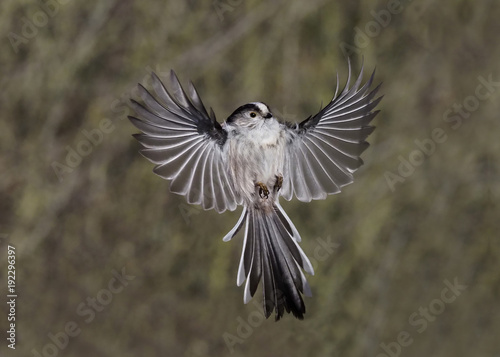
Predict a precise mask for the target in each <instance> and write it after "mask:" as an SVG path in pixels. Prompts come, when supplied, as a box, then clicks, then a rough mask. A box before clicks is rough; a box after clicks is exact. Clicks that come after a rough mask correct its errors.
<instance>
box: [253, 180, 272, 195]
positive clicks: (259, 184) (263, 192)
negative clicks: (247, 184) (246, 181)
mask: <svg viewBox="0 0 500 357" xmlns="http://www.w3.org/2000/svg"><path fill="white" fill-rule="evenodd" d="M255 186H256V187H259V196H260V198H269V190H268V189H267V186H266V185H264V184H263V183H262V182H256V183H255Z"/></svg>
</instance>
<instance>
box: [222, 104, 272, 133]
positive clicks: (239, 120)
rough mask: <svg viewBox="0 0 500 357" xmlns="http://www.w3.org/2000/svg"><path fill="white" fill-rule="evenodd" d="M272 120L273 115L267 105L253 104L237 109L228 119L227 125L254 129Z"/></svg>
mask: <svg viewBox="0 0 500 357" xmlns="http://www.w3.org/2000/svg"><path fill="white" fill-rule="evenodd" d="M272 118H273V114H272V113H271V110H270V109H269V107H268V106H267V105H266V104H264V103H261V102H253V103H248V104H245V105H242V106H241V107H239V108H238V109H236V110H235V111H234V112H233V114H231V115H230V116H229V117H228V118H227V120H226V123H227V124H229V125H237V126H245V127H249V128H254V127H257V126H260V125H262V124H263V123H264V122H265V121H266V120H268V119H272Z"/></svg>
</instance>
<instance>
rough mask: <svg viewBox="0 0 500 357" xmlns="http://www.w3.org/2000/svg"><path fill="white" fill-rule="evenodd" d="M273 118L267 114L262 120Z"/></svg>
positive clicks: (270, 114)
mask: <svg viewBox="0 0 500 357" xmlns="http://www.w3.org/2000/svg"><path fill="white" fill-rule="evenodd" d="M272 117H273V114H272V113H267V114H266V115H265V116H264V119H270V118H272Z"/></svg>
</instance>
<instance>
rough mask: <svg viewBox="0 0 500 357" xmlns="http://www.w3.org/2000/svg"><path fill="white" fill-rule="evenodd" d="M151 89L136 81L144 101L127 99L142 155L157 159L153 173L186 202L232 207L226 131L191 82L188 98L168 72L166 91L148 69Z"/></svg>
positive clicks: (233, 198) (219, 208)
mask: <svg viewBox="0 0 500 357" xmlns="http://www.w3.org/2000/svg"><path fill="white" fill-rule="evenodd" d="M152 79H153V90H154V94H155V95H153V94H152V93H150V92H149V91H148V90H146V89H145V88H144V87H143V86H142V85H139V95H140V97H141V99H142V101H143V103H139V102H137V101H135V100H132V107H133V109H134V110H135V112H136V116H130V117H129V119H130V121H131V122H132V124H134V125H135V126H136V127H137V128H138V129H139V130H141V131H142V134H135V135H134V137H135V138H136V139H137V140H138V141H139V142H140V143H141V145H142V146H143V148H142V149H141V150H140V152H141V154H142V155H143V156H145V157H146V158H147V159H148V160H150V161H151V162H153V163H154V164H156V167H155V168H154V169H153V172H155V173H156V174H157V175H159V176H160V177H162V178H165V179H167V180H171V182H170V190H171V191H172V192H174V193H177V194H180V195H183V196H185V197H186V199H187V201H188V202H189V203H193V204H200V205H201V206H202V207H203V208H204V209H212V208H214V209H215V210H216V211H217V212H224V211H225V210H227V209H229V210H231V211H232V210H234V209H236V207H237V205H238V204H239V203H240V200H238V198H237V197H236V195H235V194H234V189H233V183H232V182H231V179H230V176H229V175H228V174H227V172H226V167H227V166H226V162H227V160H226V158H225V155H226V150H225V143H226V139H227V135H228V134H227V132H226V131H225V130H224V129H223V128H222V127H221V125H220V124H219V123H218V122H217V120H216V119H215V114H213V111H211V112H210V115H209V114H208V112H207V110H206V109H205V106H204V105H203V102H202V101H201V98H200V96H199V94H198V92H197V91H196V89H195V87H194V85H193V84H192V83H190V84H189V89H188V92H189V97H188V95H187V94H186V92H184V90H183V89H182V86H181V84H180V82H179V79H178V78H177V76H176V75H175V73H174V72H173V71H171V72H170V88H171V90H172V91H171V92H169V90H167V88H166V87H165V86H164V85H163V83H162V82H161V80H160V79H159V78H158V76H157V75H156V74H154V73H153V74H152Z"/></svg>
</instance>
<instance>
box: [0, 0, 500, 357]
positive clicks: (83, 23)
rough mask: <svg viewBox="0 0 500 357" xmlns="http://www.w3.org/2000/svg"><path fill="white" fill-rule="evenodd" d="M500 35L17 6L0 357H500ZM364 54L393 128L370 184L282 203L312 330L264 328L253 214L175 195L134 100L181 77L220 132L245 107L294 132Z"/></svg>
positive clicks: (2, 7)
mask: <svg viewBox="0 0 500 357" xmlns="http://www.w3.org/2000/svg"><path fill="white" fill-rule="evenodd" d="M398 3H399V5H398ZM499 17H500V3H499V2H498V1H494V0H490V1H487V0H485V1H479V2H474V1H471V0H468V1H467V0H462V1H460V0H459V1H456V0H453V1H452V0H445V1H437V0H435V1H432V0H413V1H401V2H397V1H395V0H391V1H386V0H381V1H367V0H365V1H361V0H358V1H349V2H347V1H343V2H334V1H325V0H314V1H309V2H305V1H303V2H300V1H289V2H285V1H252V0H215V1H210V2H205V3H201V2H196V1H180V0H179V1H128V0H127V1H118V0H115V1H87V2H81V1H80V2H76V1H67V0H59V1H58V0H42V1H33V0H23V1H2V2H1V4H0V29H1V31H0V33H1V34H2V41H1V46H2V49H1V51H0V63H1V66H0V71H1V78H0V83H1V88H2V93H1V95H0V107H1V130H0V148H1V155H0V170H1V171H0V234H1V236H0V244H1V246H0V262H1V272H2V280H1V284H2V285H1V288H0V290H1V291H2V295H4V293H3V292H5V294H6V289H7V287H6V285H7V283H6V279H5V278H6V268H7V259H6V257H7V249H6V247H7V245H8V244H11V245H14V246H15V247H16V252H17V261H16V268H17V291H18V295H19V297H18V300H17V325H16V328H17V345H16V350H15V351H13V350H11V349H8V348H7V347H6V340H5V337H6V336H4V335H5V332H3V333H2V335H3V336H4V337H2V342H1V346H0V354H1V355H2V356H37V353H39V354H40V355H42V356H55V355H58V356H122V357H124V356H229V355H231V356H398V355H401V356H500V343H499V341H498V335H499V333H500V309H499V305H498V301H499V300H500V287H499V286H500V262H499V256H500V254H499V253H500V244H499V242H498V228H499V223H498V222H499V216H500V209H499V206H498V198H499V194H500V187H499V184H498V182H499V179H500V172H499V164H498V163H499V161H500V144H499V143H500V140H499V134H500V131H499V128H500V124H499V117H498V116H499V115H498V113H499V112H500V103H499V99H500V94H499V93H500V83H499V82H500V68H499V66H500V46H499V42H498V34H499V33H500V22H499V21H498V18H499ZM347 56H350V57H351V60H352V63H353V68H354V70H355V72H358V71H359V69H360V67H361V63H362V61H363V60H364V64H365V69H366V70H367V71H366V72H365V78H368V75H369V72H371V71H372V70H373V69H374V68H375V67H376V77H375V78H376V82H383V87H382V89H381V94H383V95H384V99H383V100H382V102H381V104H380V109H381V110H382V112H381V113H380V114H379V116H378V117H377V118H376V120H375V121H374V125H376V126H377V130H375V132H374V133H373V134H372V135H371V136H370V137H369V141H370V143H371V146H370V148H369V149H368V150H367V151H366V152H365V153H364V154H363V159H364V161H365V165H364V166H363V167H362V168H361V169H360V170H359V171H358V172H357V173H356V174H355V178H356V180H355V182H354V184H352V185H350V186H347V187H345V188H344V189H343V192H342V193H341V194H339V195H335V196H330V197H329V198H328V199H327V200H325V201H316V202H312V203H310V204H304V203H301V202H298V201H291V202H284V204H283V205H284V207H285V209H286V211H287V212H288V214H289V216H290V217H291V218H292V219H293V221H294V222H295V224H296V226H297V228H298V229H299V231H300V232H301V234H302V237H303V243H302V247H303V249H304V251H305V252H306V253H307V254H308V255H309V256H310V257H311V260H312V262H313V264H314V266H315V268H316V274H315V276H313V277H309V281H310V284H311V287H312V291H313V297H312V298H306V299H305V300H306V305H307V314H306V317H305V320H304V321H298V320H295V319H294V318H293V317H292V316H289V315H287V316H286V318H284V319H283V320H282V321H279V322H277V323H276V322H274V320H273V319H272V318H271V319H269V320H263V319H262V318H261V317H260V315H259V311H260V294H258V295H257V296H258V298H256V299H254V300H255V301H256V303H253V302H252V303H249V304H248V305H244V304H243V301H242V300H243V288H242V287H240V288H239V287H236V284H235V282H236V272H237V267H238V260H239V255H240V250H241V237H239V238H238V239H234V240H233V241H231V242H230V243H223V242H222V240H221V238H222V237H223V236H224V235H225V234H226V232H227V231H228V230H229V229H231V228H232V227H233V225H234V223H235V221H236V220H237V218H238V217H239V211H236V212H229V213H225V214H224V215H218V214H216V213H215V212H211V211H207V212H205V211H202V210H201V209H200V208H199V207H195V206H189V205H187V204H186V203H185V200H184V198H183V197H179V196H176V195H173V194H170V193H169V191H168V182H166V181H164V180H162V179H160V178H159V177H157V176H155V175H154V174H153V173H152V172H151V170H152V168H153V167H152V164H150V163H149V162H148V161H147V160H145V159H144V158H142V157H141V156H140V154H139V153H138V152H137V150H138V144H137V143H136V142H135V141H134V140H133V138H132V137H131V134H132V133H135V132H136V130H135V129H134V128H133V126H132V125H131V124H130V123H129V122H128V121H127V120H126V116H127V115H128V114H132V111H131V109H130V108H129V106H128V103H129V102H128V101H129V98H131V97H135V96H136V93H137V92H136V85H137V83H138V82H141V83H145V84H147V83H148V75H149V74H150V73H151V71H155V72H156V73H157V74H158V75H159V76H160V77H162V78H166V76H167V75H168V71H169V70H170V69H171V68H173V69H175V71H176V72H177V74H178V75H179V77H180V79H181V82H182V83H184V84H186V83H187V81H188V80H189V79H191V80H192V81H193V82H194V83H195V84H196V86H197V88H198V91H199V92H200V93H201V96H202V98H203V100H204V102H205V104H207V105H208V106H212V107H213V108H214V110H215V112H216V114H217V115H218V118H219V121H222V120H223V119H225V118H226V117H227V116H228V115H229V114H230V113H231V112H232V111H233V110H234V109H235V108H236V107H237V106H239V105H241V104H244V103H247V102H250V101H265V102H266V103H268V104H269V105H270V106H271V108H273V109H274V112H275V113H276V114H277V115H279V116H280V117H282V118H285V119H287V120H290V121H299V120H302V119H305V118H306V117H307V116H309V115H310V114H314V113H316V112H317V110H318V109H319V107H320V105H321V103H322V102H323V103H326V102H328V101H329V100H330V99H331V96H332V94H333V91H334V88H335V82H336V79H335V75H336V73H337V72H339V74H340V78H341V82H344V81H345V79H346V75H347V60H346V58H347ZM485 83H489V84H487V85H485ZM478 88H479V89H478ZM436 130H437V131H436ZM436 132H437V133H438V134H439V135H437V134H435V133H436ZM433 133H434V134H433ZM433 135H434V136H435V137H436V138H437V139H433ZM436 135H437V136H436ZM87 136H90V137H91V138H93V141H94V142H93V143H92V142H91V141H89V139H87ZM416 140H417V141H418V142H420V143H427V144H426V145H427V146H426V150H427V152H428V154H425V153H422V151H419V150H421V149H419V146H418V144H417V142H416ZM430 140H432V142H433V144H431V143H430ZM435 140H438V141H439V142H436V141H435ZM433 146H434V148H433ZM78 152H80V153H83V154H82V155H77V154H78ZM68 155H69V156H68ZM410 160H412V161H410ZM405 161H406V162H407V163H406V164H403V162H405ZM408 162H409V164H408ZM411 162H413V164H412V163H411ZM120 273H125V275H126V276H128V280H127V278H122V279H125V280H124V281H125V283H118V281H115V280H113V277H114V276H115V275H116V274H120ZM110 284H111V288H110ZM125 284H126V285H125ZM447 284H452V285H453V284H455V285H457V284H458V285H460V286H459V287H458V288H456V291H455V292H453V290H449V288H448V290H447ZM462 285H466V286H467V287H466V288H465V289H464V288H463V287H462ZM110 289H113V290H114V291H115V293H111V292H110V291H111V290H110ZM443 294H444V295H443ZM4 299H6V298H5V297H4V298H2V300H4ZM93 299H95V300H93ZM451 300H453V301H451ZM2 305H4V308H2V315H1V316H2V317H1V322H0V326H2V331H6V330H5V329H6V328H7V320H6V316H5V314H4V312H6V311H7V310H6V309H5V304H2ZM92 306H95V307H92ZM423 309H429V310H428V311H429V312H427V313H426V312H425V310H423ZM425 316H427V317H425ZM71 322H73V324H72V323H71ZM68 324H69V327H68ZM75 326H76V327H75ZM68 328H69V330H70V331H73V334H77V335H76V336H74V337H69V338H68V340H66V338H65V337H64V336H65V333H64V331H65V329H68ZM75 329H76V330H75ZM75 331H77V332H75ZM51 336H52V337H51ZM57 339H58V340H57ZM398 339H399V341H398ZM54 340H57V341H59V342H57V343H58V344H59V347H57V346H56V345H57V343H56V342H54ZM384 346H385V349H384Z"/></svg>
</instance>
